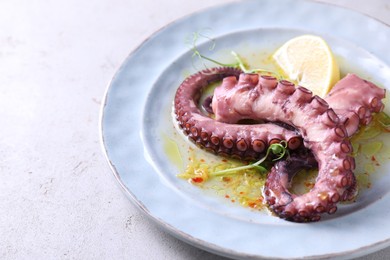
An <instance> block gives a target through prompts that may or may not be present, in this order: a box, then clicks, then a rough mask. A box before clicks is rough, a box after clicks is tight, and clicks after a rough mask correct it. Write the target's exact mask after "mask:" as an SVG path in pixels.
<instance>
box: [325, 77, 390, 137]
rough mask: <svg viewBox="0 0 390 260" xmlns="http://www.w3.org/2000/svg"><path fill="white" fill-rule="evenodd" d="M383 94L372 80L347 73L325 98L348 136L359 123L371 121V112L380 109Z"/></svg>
mask: <svg viewBox="0 0 390 260" xmlns="http://www.w3.org/2000/svg"><path fill="white" fill-rule="evenodd" d="M363 93H364V94H363ZM385 94H386V90H385V89H382V88H378V87H377V86H376V85H374V84H373V83H372V82H369V81H367V80H363V79H361V78H359V77H358V76H356V75H355V74H347V75H346V76H345V77H344V78H343V79H342V80H340V81H339V82H338V83H337V84H336V85H335V86H334V87H333V88H332V90H331V91H330V92H329V94H328V95H327V96H326V98H325V99H326V101H327V102H328V104H329V106H330V107H332V108H333V109H334V111H335V112H336V113H337V115H338V116H339V118H340V120H341V121H342V122H343V123H344V125H345V127H346V130H347V133H348V136H352V135H353V134H354V133H355V132H356V131H357V129H358V128H359V125H367V124H369V123H370V122H371V120H372V114H373V113H378V112H380V111H382V109H383V107H384V105H383V103H382V99H383V98H384V97H385ZM346 97H347V98H346Z"/></svg>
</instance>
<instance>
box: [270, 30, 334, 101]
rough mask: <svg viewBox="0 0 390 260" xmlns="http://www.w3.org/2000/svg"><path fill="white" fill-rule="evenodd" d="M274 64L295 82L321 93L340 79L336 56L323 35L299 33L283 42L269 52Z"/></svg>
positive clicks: (323, 94) (326, 91) (321, 94)
mask: <svg viewBox="0 0 390 260" xmlns="http://www.w3.org/2000/svg"><path fill="white" fill-rule="evenodd" d="M272 57H273V59H274V60H275V61H276V64H277V65H278V66H279V67H280V69H281V70H282V71H283V72H284V74H285V75H286V76H287V77H288V78H289V80H291V81H293V82H295V83H296V84H298V85H300V86H303V87H305V88H307V89H309V90H311V91H312V92H313V93H314V94H315V95H318V96H320V97H324V96H325V95H326V94H327V93H328V92H329V90H330V89H331V88H332V87H333V85H334V84H335V83H336V82H337V81H339V80H340V70H339V66H338V64H337V62H336V59H335V57H334V55H333V53H332V51H331V49H330V48H329V46H328V44H327V43H326V42H325V40H324V39H322V38H321V37H318V36H315V35H302V36H298V37H296V38H293V39H291V40H289V41H287V42H286V43H285V44H283V45H282V46H281V47H280V48H279V49H277V50H276V52H275V53H274V54H273V56H272Z"/></svg>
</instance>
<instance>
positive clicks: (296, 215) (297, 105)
mask: <svg viewBox="0 0 390 260" xmlns="http://www.w3.org/2000/svg"><path fill="white" fill-rule="evenodd" d="M248 77H250V80H248ZM253 77H254V76H253V75H252V74H250V75H248V74H241V75H240V77H239V79H238V81H237V80H236V81H223V83H222V85H221V86H219V87H218V88H217V89H216V90H215V91H214V97H213V101H212V107H213V110H214V113H215V118H216V120H217V121H220V122H228V123H236V122H238V121H239V120H241V119H248V118H249V119H253V120H263V119H266V120H269V121H282V122H284V123H286V124H289V125H292V126H294V127H296V128H297V129H298V130H299V131H300V132H301V134H302V137H303V140H304V144H305V146H306V147H307V148H308V149H309V150H311V151H312V153H313V155H314V157H315V158H316V160H317V161H318V165H319V173H318V177H317V181H316V183H315V185H314V188H313V189H311V190H310V191H309V192H308V193H306V194H303V195H299V196H297V195H294V194H291V193H290V192H289V191H288V189H287V185H286V183H287V182H286V181H285V179H286V178H283V176H284V174H283V173H280V172H279V170H280V169H279V168H278V167H277V166H276V167H274V168H273V169H272V170H271V174H270V177H269V178H268V179H267V183H266V185H265V198H266V201H267V202H268V204H269V205H270V208H271V209H272V210H273V211H274V212H275V213H276V214H278V215H279V216H280V217H282V218H286V219H288V220H292V221H298V222H300V221H316V220H319V219H320V215H319V213H318V212H328V213H329V214H333V213H334V212H335V211H336V210H337V207H336V203H337V202H339V201H340V200H345V199H348V198H350V197H351V196H352V194H353V191H354V190H355V189H356V180H355V176H354V174H353V172H352V170H353V169H352V168H354V159H353V158H352V157H351V156H350V155H349V154H350V153H351V152H352V145H351V143H350V142H349V140H348V132H347V130H346V129H345V125H344V124H343V123H344V122H341V121H340V120H339V119H338V117H337V116H336V113H335V112H334V111H333V109H332V108H330V106H329V104H328V102H326V101H325V100H324V99H321V98H319V97H318V96H312V94H311V93H310V92H309V91H305V90H303V89H302V88H296V87H295V86H294V84H292V83H290V82H286V81H280V82H278V83H277V84H274V83H273V84H262V81H263V77H261V76H260V78H259V80H257V81H256V80H254V79H253ZM268 80H269V78H267V81H268ZM275 80H276V79H275ZM248 82H258V83H257V84H248ZM368 85H369V86H370V87H372V86H371V85H370V84H368ZM302 90H303V91H302ZM337 91H339V90H337ZM372 92H375V91H372ZM377 92H378V93H374V94H373V95H374V97H369V98H367V99H366V100H365V101H363V104H362V106H363V107H364V108H365V110H366V111H367V110H368V111H380V110H381V109H382V108H383V104H381V101H380V100H381V98H383V96H384V91H377ZM336 96H337V95H336ZM252 97H256V98H252ZM269 101H271V102H269ZM364 102H365V103H364ZM354 107H357V108H358V109H361V108H360V107H361V106H359V105H356V104H354ZM366 107H368V109H366ZM364 120H365V121H367V113H366V114H365V118H364ZM276 177H278V178H276Z"/></svg>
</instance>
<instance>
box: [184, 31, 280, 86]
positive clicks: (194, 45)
mask: <svg viewBox="0 0 390 260" xmlns="http://www.w3.org/2000/svg"><path fill="white" fill-rule="evenodd" d="M200 37H203V38H206V39H208V40H210V41H211V46H210V47H209V48H208V50H209V51H213V50H214V49H215V46H216V43H215V40H214V39H212V38H211V37H209V36H207V35H206V34H204V33H202V32H200V31H198V32H194V33H193V34H192V39H191V41H190V46H191V50H192V51H193V54H192V58H195V57H197V58H199V59H200V60H201V61H202V64H203V66H204V67H205V68H207V65H206V63H205V62H204V60H206V61H210V62H212V63H215V64H217V65H219V66H223V67H232V68H239V69H241V70H242V71H243V72H245V73H266V74H271V75H275V76H276V77H277V78H280V79H281V75H279V74H277V73H275V72H274V71H270V70H266V69H249V68H248V65H247V64H246V63H245V62H244V60H243V59H242V58H241V56H240V55H238V54H237V53H236V52H235V51H231V54H232V56H233V57H234V59H235V60H236V62H235V63H222V62H219V61H217V60H214V59H212V58H210V57H207V56H205V55H203V54H202V53H200V51H199V49H198V47H197V41H198V40H199V38H200Z"/></svg>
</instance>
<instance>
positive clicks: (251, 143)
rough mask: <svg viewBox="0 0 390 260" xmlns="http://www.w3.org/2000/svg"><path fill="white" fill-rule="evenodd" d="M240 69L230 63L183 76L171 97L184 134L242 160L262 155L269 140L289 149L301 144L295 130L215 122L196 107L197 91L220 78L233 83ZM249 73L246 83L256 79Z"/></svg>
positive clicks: (210, 149)
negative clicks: (286, 145) (280, 143)
mask: <svg viewBox="0 0 390 260" xmlns="http://www.w3.org/2000/svg"><path fill="white" fill-rule="evenodd" d="M241 73H242V71H241V70H238V69H234V68H229V67H222V68H213V69H207V70H204V71H201V72H198V73H196V74H194V75H192V76H190V77H188V78H186V79H185V80H184V82H183V83H182V84H181V85H180V86H179V88H178V90H177V92H176V96H175V100H174V112H175V114H176V119H177V122H178V125H179V127H180V128H181V129H182V130H183V132H184V134H185V135H187V136H188V137H189V139H190V140H191V141H193V142H194V143H195V144H196V145H198V146H199V147H201V148H204V149H206V150H207V151H210V152H213V153H215V154H220V155H224V156H231V157H236V158H238V159H245V160H254V159H258V158H260V157H262V156H264V154H265V151H266V149H267V147H268V146H269V145H270V144H272V143H274V142H280V141H281V140H285V141H286V142H287V144H288V148H289V149H292V150H295V149H298V148H299V147H301V145H302V139H301V137H300V135H299V134H298V132H296V131H292V130H289V129H286V128H283V127H280V126H278V125H275V124H271V123H268V124H251V125H245V124H239V125H237V124H228V123H224V122H217V121H215V120H214V119H212V118H211V117H209V116H207V115H205V114H204V113H203V112H202V111H201V110H200V109H199V104H198V102H199V99H200V95H201V93H202V90H203V89H204V88H205V87H206V86H207V85H209V84H210V83H212V82H217V81H220V80H222V79H223V80H224V81H225V82H231V83H232V84H234V83H236V82H237V78H238V77H239V75H240V74H241ZM252 75H253V77H252V78H246V82H245V84H248V86H249V85H251V84H256V83H257V81H256V80H257V76H256V74H252ZM253 80H255V81H253ZM269 81H270V82H268V83H267V84H271V83H272V84H276V83H277V82H276V81H275V80H274V79H272V80H271V79H270V80H269ZM253 98H255V97H252V99H253Z"/></svg>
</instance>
